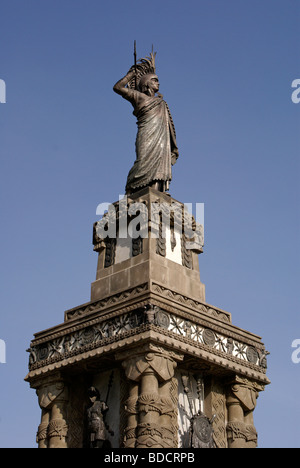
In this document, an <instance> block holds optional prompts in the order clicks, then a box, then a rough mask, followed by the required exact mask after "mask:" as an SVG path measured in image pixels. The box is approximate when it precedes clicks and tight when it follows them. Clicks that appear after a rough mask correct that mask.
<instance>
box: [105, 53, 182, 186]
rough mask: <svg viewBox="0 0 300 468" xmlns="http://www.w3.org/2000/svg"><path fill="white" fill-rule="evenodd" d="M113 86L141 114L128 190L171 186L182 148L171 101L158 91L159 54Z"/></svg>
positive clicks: (143, 60) (140, 61)
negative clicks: (156, 71) (168, 103)
mask: <svg viewBox="0 0 300 468" xmlns="http://www.w3.org/2000/svg"><path fill="white" fill-rule="evenodd" d="M113 89H114V91H115V92H116V93H117V94H120V95H121V96H122V97H123V98H124V99H126V100H128V101H129V102H130V103H131V104H132V106H133V108H134V111H133V115H134V116H136V118H137V126H138V132H137V137H136V144H135V147H136V161H135V163H134V165H133V167H132V169H131V170H130V172H129V174H128V178H127V184H126V193H128V194H130V193H132V192H134V191H137V190H139V189H141V188H142V187H146V186H154V188H156V189H157V190H160V191H161V192H164V191H166V190H168V189H169V182H170V181H171V179H172V170H171V166H172V165H174V164H175V162H176V161H177V158H178V148H177V143H176V134H175V128H174V124H173V120H172V116H171V114H170V111H169V108H168V105H167V103H166V102H165V101H164V100H163V96H162V95H161V94H160V93H158V91H159V81H158V77H157V75H156V73H155V54H153V52H152V53H151V54H150V57H146V58H144V59H141V60H139V63H135V65H134V66H133V67H131V68H130V70H129V71H128V73H127V74H126V76H125V77H124V78H122V79H121V80H120V81H118V82H117V83H116V84H115V86H114V88H113Z"/></svg>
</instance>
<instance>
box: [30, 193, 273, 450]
mask: <svg viewBox="0 0 300 468" xmlns="http://www.w3.org/2000/svg"><path fill="white" fill-rule="evenodd" d="M125 208H126V209H125ZM124 213H125V215H124ZM166 219H169V223H166V222H165V220H166ZM188 222H190V227H191V229H192V232H193V233H194V235H191V232H190V231H189V230H188V229H185V228H186V226H187V224H188ZM104 228H105V229H106V230H105V229H104ZM198 228H199V226H197V224H196V223H195V220H194V219H191V218H189V217H188V215H187V214H186V213H185V212H184V207H183V205H182V204H181V203H179V202H177V201H176V200H173V199H172V198H171V197H170V196H169V195H166V194H164V193H160V192H158V191H156V190H154V189H151V188H146V189H145V190H142V191H140V192H138V193H136V194H134V195H132V196H131V197H128V198H126V199H125V198H124V199H122V200H119V201H118V202H116V203H115V204H113V205H112V207H111V209H110V210H109V212H108V214H107V215H106V216H105V217H104V218H103V219H102V221H100V223H96V224H95V225H94V234H93V244H94V250H95V251H96V252H97V255H98V266H97V274H96V279H95V281H94V282H93V283H92V285H91V300H90V301H89V302H87V303H86V304H83V305H80V306H78V307H75V308H73V309H70V310H67V311H66V312H65V317H64V322H63V323H62V324H60V325H57V326H54V327H53V328H50V329H48V330H45V331H42V332H39V333H36V334H35V336H34V339H33V340H32V342H31V346H30V350H29V351H30V358H29V373H28V375H27V377H26V380H27V381H28V382H29V383H30V385H31V387H32V388H35V389H36V391H37V394H38V399H39V404H40V407H41V413H42V416H41V423H40V425H39V427H38V431H37V443H38V446H39V447H40V448H54V447H59V448H75V447H76V448H85V447H89V446H90V440H89V438H90V433H89V429H88V427H89V426H88V423H87V409H88V407H89V400H88V389H89V388H90V387H91V386H93V387H96V388H97V389H98V391H99V394H100V400H101V401H103V402H105V404H106V405H107V406H108V410H107V411H106V412H105V413H104V414H103V419H104V423H105V426H106V436H105V441H101V444H102V443H104V446H105V447H113V448H117V447H124V448H176V447H182V448H188V447H191V446H192V445H193V444H194V445H195V444H196V446H197V447H211V446H214V447H217V448H240V447H247V448H248V447H255V446H256V445H257V434H256V430H255V427H254V423H253V411H254V409H255V405H256V398H257V396H258V393H259V392H260V391H262V390H263V389H264V386H265V385H267V384H268V383H269V380H268V378H267V377H266V354H267V353H266V351H265V348H264V344H263V343H262V341H261V338H260V337H259V336H257V335H255V334H253V333H250V332H248V331H245V330H242V329H240V328H238V327H236V326H234V325H233V324H232V320H231V314H230V313H228V312H225V311H224V310H222V309H219V308H218V307H215V306H212V305H209V304H207V303H206V302H205V287H204V285H203V283H202V282H201V280H200V273H199V263H198V256H199V254H200V253H201V252H202V246H203V243H202V242H201V239H202V237H201V236H202V233H201V229H198ZM107 230H110V231H109V233H110V236H109V237H105V236H104V235H103V233H105V232H107ZM114 230H115V235H113V233H114ZM128 230H129V231H130V232H131V233H133V234H134V236H131V237H130V236H127V237H126V235H125V234H126V231H127V232H128ZM187 234H189V235H187ZM103 407H104V406H103ZM205 425H207V427H208V426H209V427H211V428H212V430H213V432H212V434H213V436H212V440H207V439H206V435H205V433H206V434H207V431H206V432H205ZM202 428H203V431H202ZM193 431H194V432H193Z"/></svg>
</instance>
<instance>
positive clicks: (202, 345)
mask: <svg viewBox="0 0 300 468" xmlns="http://www.w3.org/2000/svg"><path fill="white" fill-rule="evenodd" d="M85 325H86V326H85V327H82V326H81V328H78V329H76V328H73V329H71V330H67V331H65V332H64V333H62V334H61V335H59V336H57V335H56V337H55V338H54V337H53V338H49V337H48V338H47V339H45V341H36V342H33V343H32V346H31V348H30V350H29V351H30V357H29V369H30V371H32V370H36V369H39V368H41V367H44V366H48V365H50V364H53V363H56V362H59V361H62V360H65V359H68V358H70V357H72V356H79V355H81V354H83V353H85V352H87V351H91V350H94V349H97V348H100V347H105V346H107V345H110V344H113V343H117V342H119V341H120V340H122V339H124V338H128V337H131V336H136V335H139V334H140V333H143V332H144V331H147V330H155V331H157V332H158V333H160V334H161V335H165V336H168V337H170V338H172V339H173V340H177V342H178V341H179V342H182V343H187V344H189V345H191V346H193V347H198V348H199V349H203V350H205V351H206V352H208V353H210V355H212V356H216V357H221V358H223V359H225V360H226V361H227V362H228V361H229V362H235V363H237V364H240V365H242V366H246V367H248V368H251V369H253V370H255V371H256V372H260V373H262V372H263V373H265V370H266V367H265V361H264V360H262V359H261V358H260V356H261V355H264V356H265V355H266V354H267V353H266V352H264V350H263V349H257V348H255V346H254V344H253V343H251V344H249V343H246V342H243V341H241V340H240V337H238V335H235V336H233V337H232V336H227V335H226V334H225V331H223V332H222V333H221V331H218V330H214V329H212V328H211V327H206V326H203V325H201V324H199V323H197V322H196V321H191V320H186V319H184V318H183V317H179V316H178V315H176V314H174V313H173V314H172V313H169V312H167V311H165V310H162V309H160V308H159V307H155V306H153V305H151V304H150V305H148V306H147V307H143V308H140V309H135V310H133V311H130V312H128V313H125V314H122V315H119V316H116V317H111V318H106V319H103V318H102V320H100V319H98V321H95V322H94V323H93V324H85ZM220 330H221V329H220ZM180 348H181V346H180V345H179V349H180ZM250 349H251V352H249V350H250ZM254 357H255V358H256V359H255V360H254Z"/></svg>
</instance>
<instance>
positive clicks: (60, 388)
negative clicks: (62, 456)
mask: <svg viewBox="0 0 300 468" xmlns="http://www.w3.org/2000/svg"><path fill="white" fill-rule="evenodd" d="M37 394H38V399H39V405H40V408H41V410H42V416H41V423H40V425H39V427H38V431H37V443H38V446H39V448H67V435H68V425H67V415H66V405H67V401H68V389H67V387H66V385H65V383H64V382H63V381H62V380H57V381H55V380H51V381H48V382H44V383H43V384H42V385H40V386H39V387H38V388H37Z"/></svg>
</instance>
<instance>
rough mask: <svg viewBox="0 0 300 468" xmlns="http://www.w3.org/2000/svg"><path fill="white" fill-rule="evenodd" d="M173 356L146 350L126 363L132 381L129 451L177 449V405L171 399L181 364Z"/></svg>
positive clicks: (129, 401) (128, 427)
mask: <svg viewBox="0 0 300 468" xmlns="http://www.w3.org/2000/svg"><path fill="white" fill-rule="evenodd" d="M172 354H174V353H172V352H169V353H168V352H166V351H164V352H161V349H160V351H154V352H153V351H150V350H146V351H145V352H143V353H142V354H139V355H136V356H135V357H129V358H127V359H125V360H124V361H123V362H122V365H123V368H124V370H125V374H126V377H127V379H129V380H130V381H131V389H130V394H129V398H128V400H127V404H126V410H127V412H128V421H127V428H126V429H125V440H124V446H125V447H135V448H175V447H177V440H175V438H174V421H175V420H176V418H177V409H176V408H177V405H175V404H174V402H173V401H172V399H171V380H172V378H173V376H174V370H175V368H176V366H177V363H176V361H175V359H174V356H172ZM178 357H179V355H178V356H177V358H178ZM179 358H180V359H181V356H180V357H179Z"/></svg>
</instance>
